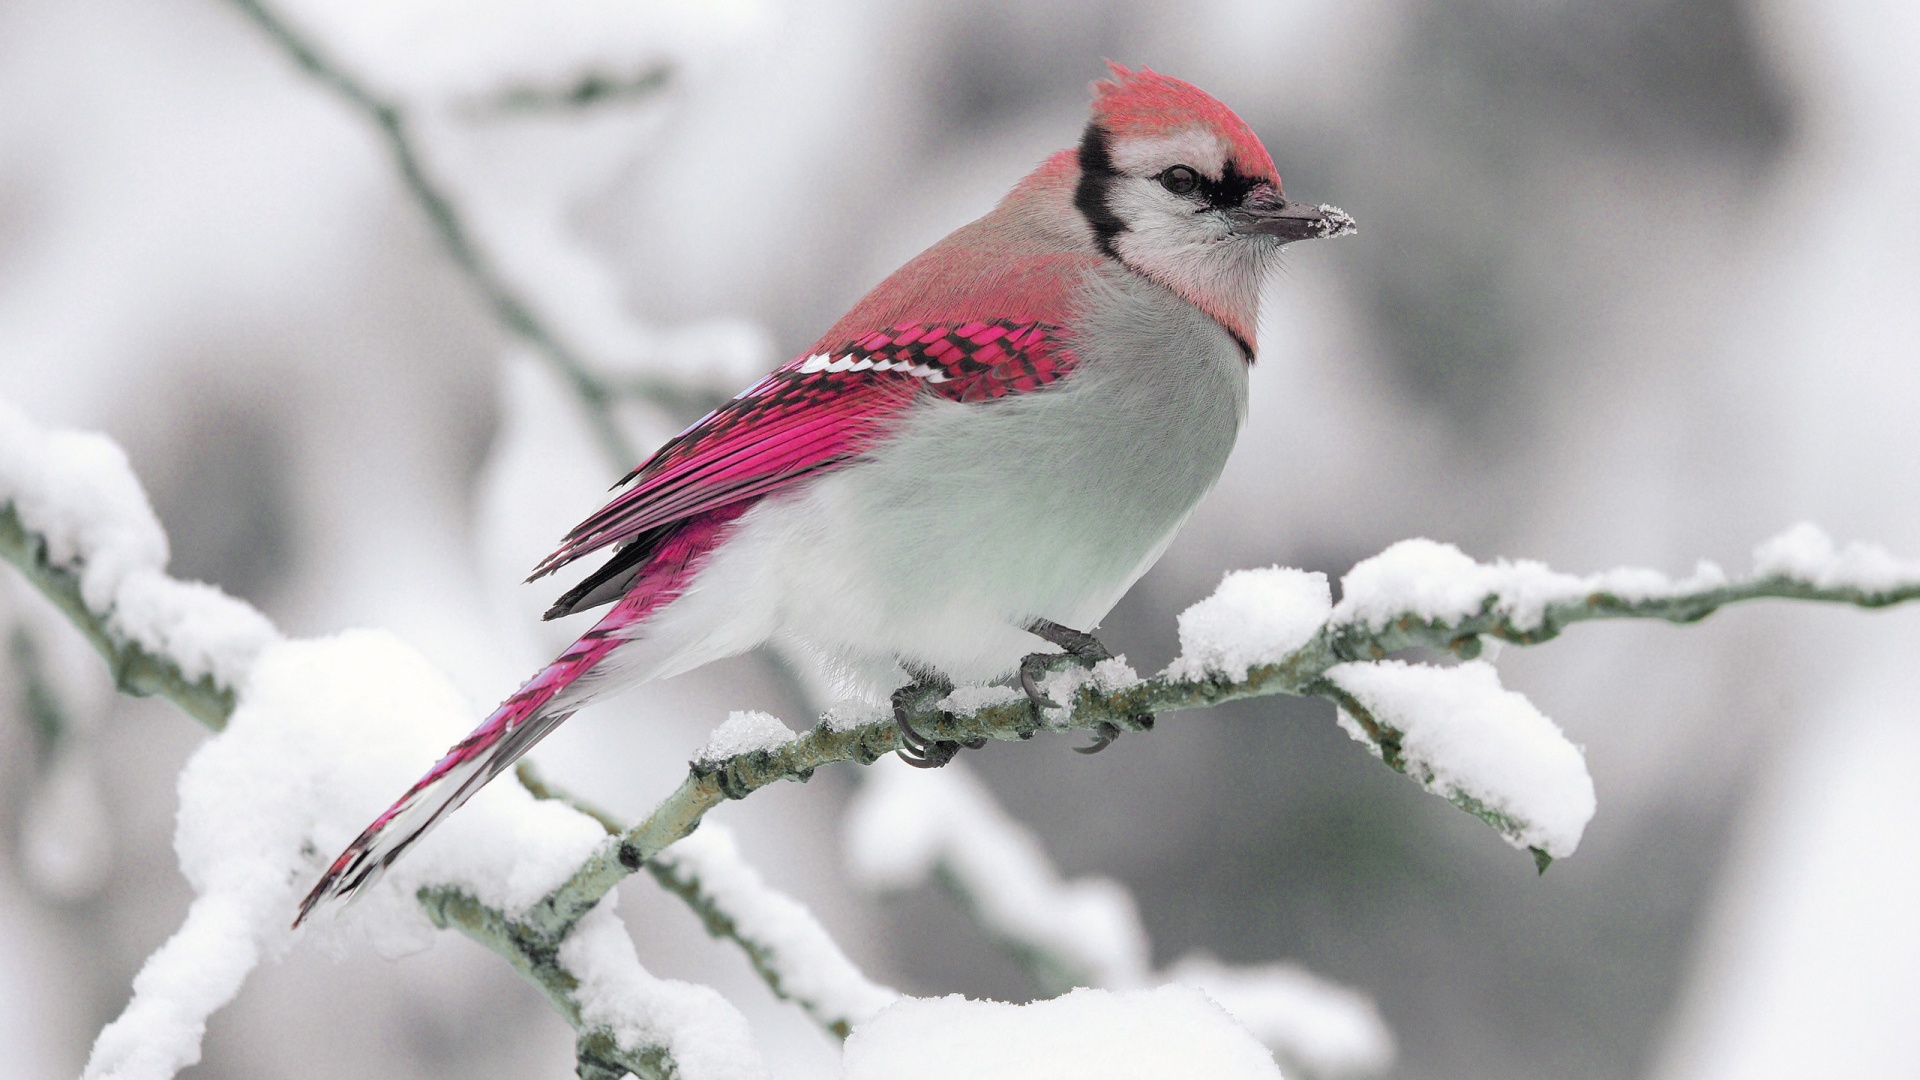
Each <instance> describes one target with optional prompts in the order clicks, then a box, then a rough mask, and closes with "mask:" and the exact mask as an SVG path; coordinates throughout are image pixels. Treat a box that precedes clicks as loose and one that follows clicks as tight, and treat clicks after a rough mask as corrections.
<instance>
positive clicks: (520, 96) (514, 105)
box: [461, 64, 673, 117]
mask: <svg viewBox="0 0 1920 1080" xmlns="http://www.w3.org/2000/svg"><path fill="white" fill-rule="evenodd" d="M672 75H673V69H672V68H671V67H669V66H667V65H666V64H654V65H652V66H650V67H646V68H643V69H641V70H639V71H637V72H632V73H629V74H625V75H607V74H603V73H601V72H598V71H592V72H588V73H587V74H586V75H584V76H582V77H580V78H579V79H577V80H575V81H574V82H573V83H571V84H569V85H567V86H561V87H553V86H538V85H533V84H525V85H520V86H509V87H507V88H506V89H504V90H501V91H499V92H497V93H494V94H489V95H487V96H486V97H483V98H476V99H474V100H472V101H469V102H467V103H466V104H465V105H464V106H463V108H462V110H461V111H462V112H464V113H466V114H468V115H470V116H474V117H491V116H502V115H513V114H520V113H546V112H569V111H573V110H577V109H584V108H589V107H592V106H595V105H605V104H610V103H612V102H616V101H632V100H635V99H639V98H647V97H652V96H653V95H654V94H657V93H659V92H660V91H661V90H664V89H666V86H667V83H668V80H669V79H671V78H672Z"/></svg>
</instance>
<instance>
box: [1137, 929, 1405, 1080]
mask: <svg viewBox="0 0 1920 1080" xmlns="http://www.w3.org/2000/svg"><path fill="white" fill-rule="evenodd" d="M1166 976H1167V978H1169V979H1171V980H1172V981H1173V982H1176V983H1179V984H1180V985H1182V986H1191V987H1194V988H1195V989H1198V990H1201V991H1203V992H1205V993H1206V995H1207V996H1208V997H1210V998H1212V999H1213V1000H1214V1001H1215V1002H1217V1003H1218V1004H1219V1005H1220V1007H1221V1008H1223V1009H1225V1010H1227V1012H1228V1014H1229V1015H1231V1016H1232V1017H1233V1018H1234V1019H1235V1020H1238V1021H1239V1022H1240V1023H1241V1024H1242V1025H1243V1026H1245V1027H1246V1029H1247V1030H1248V1031H1250V1032H1252V1033H1253V1036H1254V1038H1256V1039H1259V1040H1260V1041H1261V1042H1263V1043H1265V1044H1266V1045H1267V1046H1269V1047H1271V1048H1273V1050H1274V1051H1275V1052H1276V1053H1278V1054H1279V1055H1280V1056H1281V1058H1282V1060H1283V1061H1284V1062H1285V1063H1286V1064H1287V1065H1289V1066H1292V1067H1297V1068H1298V1069H1299V1070H1300V1071H1302V1072H1304V1073H1306V1074H1307V1075H1309V1076H1313V1077H1320V1078H1335V1077H1353V1076H1374V1075H1378V1074H1380V1073H1383V1072H1385V1071H1387V1069H1388V1068H1389V1067H1391V1066H1392V1065H1393V1055H1394V1046H1393V1033H1392V1032H1391V1031H1389V1030H1388V1029H1387V1025H1386V1022H1385V1021H1383V1020H1381V1019H1380V1011H1379V1010H1378V1009H1376V1008H1374V1005H1373V1000H1372V999H1371V998H1369V997H1367V996H1366V995H1365V994H1362V993H1360V992H1358V991H1356V990H1352V989H1349V988H1347V987H1344V986H1341V985H1339V984H1338V983H1334V982H1329V981H1328V980H1326V979H1323V978H1321V977H1319V976H1318V975H1315V974H1313V973H1312V972H1310V971H1308V970H1306V969H1305V968H1302V967H1300V966H1298V965H1296V964H1262V965H1259V966H1256V967H1245V968H1235V967H1228V966H1227V965H1225V964H1222V963H1220V962H1219V961H1217V960H1214V959H1213V958H1212V957H1208V956H1189V957H1187V958H1186V959H1184V960H1182V961H1180V962H1179V963H1178V964H1175V965H1174V966H1173V967H1172V968H1171V969H1169V970H1168V971H1167V973H1166Z"/></svg>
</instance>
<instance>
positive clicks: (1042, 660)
mask: <svg viewBox="0 0 1920 1080" xmlns="http://www.w3.org/2000/svg"><path fill="white" fill-rule="evenodd" d="M1027 632H1028V633H1030V634H1032V635H1034V636H1035V637H1039V638H1043V639H1045V640H1046V641H1048V642H1050V643H1052V644H1054V645H1058V646H1060V648H1061V649H1062V650H1063V651H1061V652H1057V653H1028V654H1027V655H1026V656H1024V657H1022V658H1021V660H1020V689H1021V690H1024V691H1025V692H1026V695H1027V700H1028V701H1030V702H1032V703H1033V713H1034V716H1036V717H1038V716H1040V715H1041V711H1042V710H1044V709H1058V708H1062V706H1061V704H1060V703H1059V702H1057V701H1055V700H1053V699H1052V698H1050V697H1048V696H1047V695H1046V694H1045V693H1044V692H1042V691H1041V689H1040V680H1041V679H1043V678H1045V677H1046V676H1048V675H1051V674H1052V673H1054V672H1056V671H1059V670H1060V669H1061V668H1063V667H1065V666H1067V665H1068V664H1079V665H1080V666H1081V667H1088V668H1090V667H1092V666H1093V665H1095V664H1097V663H1099V662H1100V661H1102V660H1110V659H1112V658H1113V654H1112V653H1110V652H1108V651H1107V647H1106V646H1105V645H1102V644H1100V639H1098V638H1096V637H1094V636H1093V635H1092V634H1089V633H1087V632H1085V631H1083V630H1075V629H1073V628H1072V627H1070V626H1061V625H1060V624H1059V623H1057V622H1050V621H1048V620H1046V619H1035V620H1033V621H1032V622H1030V623H1028V624H1027ZM1109 741H1111V740H1109Z"/></svg>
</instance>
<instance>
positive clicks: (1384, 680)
mask: <svg viewBox="0 0 1920 1080" xmlns="http://www.w3.org/2000/svg"><path fill="white" fill-rule="evenodd" d="M1327 678H1329V679H1331V680H1332V681H1333V682H1334V684H1335V685H1337V686H1339V687H1340V688H1341V689H1342V690H1345V691H1346V692H1347V693H1349V694H1351V695H1353V697H1354V699H1355V700H1356V701H1358V702H1359V704H1360V706H1361V707H1362V708H1364V709H1365V710H1366V711H1367V712H1368V713H1369V714H1370V715H1371V717H1372V719H1373V720H1374V722H1375V723H1377V724H1378V725H1379V727H1380V728H1381V729H1382V733H1383V734H1384V735H1386V736H1387V737H1388V738H1391V739H1393V740H1395V741H1397V743H1398V752H1399V754H1400V756H1401V758H1402V759H1403V761H1404V762H1405V767H1406V772H1407V775H1408V776H1410V777H1412V778H1413V779H1414V780H1416V781H1418V782H1419V784H1420V786H1422V787H1424V788H1426V789H1427V790H1428V791H1431V792H1433V793H1434V794H1436V795H1439V796H1441V797H1442V798H1445V799H1448V800H1450V801H1453V802H1455V803H1457V804H1460V805H1462V806H1464V807H1465V808H1467V809H1469V810H1473V811H1475V812H1476V813H1479V816H1481V817H1483V818H1486V819H1487V820H1488V822H1489V823H1490V824H1493V825H1495V826H1496V827H1497V828H1499V830H1500V833H1501V835H1502V836H1504V837H1506V839H1507V842H1508V843H1510V844H1512V845H1513V846H1515V847H1519V848H1535V849H1538V850H1541V851H1544V852H1546V853H1547V854H1548V855H1550V856H1552V857H1554V858H1556V859H1559V858H1565V857H1566V856H1568V855H1571V854H1573V851H1574V849H1575V848H1576V847H1578V846H1579V845H1580V836H1581V834H1582V833H1583V832H1585V831H1586V827H1587V822H1588V821H1590V820H1592V818H1593V813H1594V809H1595V801H1594V794H1593V780H1592V778H1591V777H1589V776H1588V775H1587V763H1586V759H1585V758H1584V757H1582V756H1581V753H1580V750H1579V748H1578V747H1576V746H1574V745H1573V744H1572V743H1571V742H1568V741H1567V737H1566V736H1565V735H1563V734H1561V733H1560V729H1559V727H1557V726H1555V724H1554V722H1553V721H1551V720H1549V719H1547V718H1546V717H1545V716H1543V715H1541V713H1540V711H1539V710H1538V709H1536V708H1534V707H1533V703H1532V702H1530V701H1528V700H1527V699H1526V698H1525V697H1522V696H1521V695H1519V694H1517V693H1514V692H1513V691H1511V690H1508V689H1506V688H1505V687H1503V686H1501V685H1500V676H1499V675H1498V674H1497V673H1496V672H1495V671H1494V669H1493V665H1492V664H1489V663H1487V662H1485V661H1484V660H1474V661H1470V662H1468V663H1465V664H1460V665H1458V666H1456V667H1435V666H1433V665H1430V664H1408V663H1403V662H1401V661H1398V660H1383V661H1380V662H1377V663H1354V664H1338V665H1335V666H1334V667H1332V668H1329V669H1328V670H1327ZM1340 726H1341V727H1342V728H1344V729H1346V731H1347V733H1348V734H1349V735H1352V736H1353V737H1354V738H1355V739H1357V740H1359V741H1360V742H1362V743H1365V744H1366V745H1367V747H1368V749H1370V750H1372V751H1373V752H1374V754H1375V755H1376V756H1378V755H1380V754H1381V753H1382V751H1383V750H1384V747H1382V746H1381V744H1380V741H1379V740H1377V739H1376V738H1375V737H1374V734H1373V733H1372V732H1370V731H1368V730H1367V729H1366V727H1365V726H1364V725H1362V724H1361V723H1360V722H1359V720H1358V719H1356V718H1355V717H1354V716H1352V715H1351V714H1350V713H1349V712H1348V711H1347V710H1346V709H1344V708H1343V709H1342V710H1341V711H1340ZM1482 811H1486V812H1482Z"/></svg>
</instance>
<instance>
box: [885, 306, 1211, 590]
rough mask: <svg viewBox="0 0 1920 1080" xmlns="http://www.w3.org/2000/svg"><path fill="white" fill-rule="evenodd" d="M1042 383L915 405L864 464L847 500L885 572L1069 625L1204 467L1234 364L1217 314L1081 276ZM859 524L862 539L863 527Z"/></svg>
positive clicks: (1158, 529)
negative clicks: (863, 521) (1064, 354)
mask: <svg viewBox="0 0 1920 1080" xmlns="http://www.w3.org/2000/svg"><path fill="white" fill-rule="evenodd" d="M1080 310H1081V311H1082V312H1083V319H1082V320H1081V323H1080V325H1079V326H1078V327H1076V328H1075V330H1076V333H1075V336H1074V338H1073V339H1072V340H1071V341H1070V345H1071V346H1072V347H1073V349H1074V350H1075V352H1076V353H1078V355H1079V357H1080V366H1079V367H1078V368H1077V369H1076V371H1075V372H1074V373H1073V375H1071V376H1070V377H1069V378H1067V379H1065V380H1063V381H1062V382H1060V383H1059V384H1056V385H1055V386H1052V387H1049V388H1047V389H1045V390H1042V391H1038V392H1035V393H1031V394H1025V395H1020V396H1018V397H1012V398H1005V399H1001V400H999V401H994V402H988V403H984V404H969V405H961V404H958V403H955V402H949V401H945V400H928V401H926V402H924V403H923V405H921V406H918V407H916V410H915V413H914V414H913V415H912V416H911V417H910V418H909V420H908V421H907V423H906V428H905V429H903V430H902V432H901V434H902V435H903V436H905V437H903V438H901V439H898V440H893V441H892V443H891V445H890V446H889V447H888V449H887V450H886V451H885V452H883V453H882V454H880V455H877V456H876V458H875V460H874V461H873V462H872V463H871V464H870V465H868V466H865V467H857V468H859V471H861V472H864V473H866V474H867V475H866V476H864V477H863V478H862V482H861V483H860V484H859V487H860V488H861V489H862V491H861V498H860V501H861V502H863V503H865V504H866V505H865V507H864V508H863V509H864V510H865V513H863V514H862V515H861V516H862V517H866V518H867V519H868V522H869V523H870V524H872V525H874V526H876V527H877V528H876V529H875V534H885V535H887V536H889V537H894V538H900V537H912V538H914V539H913V542H912V543H911V544H910V545H898V544H895V543H890V542H883V543H879V544H877V545H876V547H877V548H878V549H885V550H872V551H871V554H872V555H873V556H874V557H875V558H877V559H880V560H883V561H885V562H886V563H889V564H890V565H889V566H888V567H887V568H886V571H885V572H887V573H892V574H899V575H902V576H903V577H925V578H926V580H925V581H924V585H925V587H926V589H925V591H922V590H919V589H913V590H907V591H906V592H904V593H902V594H901V595H909V594H914V593H918V594H919V595H922V596H925V595H927V594H928V593H929V592H939V591H943V590H965V591H966V593H967V594H968V595H970V596H971V597H972V598H973V599H974V600H975V601H979V602H984V603H986V604H988V605H990V606H991V607H992V608H993V609H995V610H998V611H1000V612H1001V613H1002V614H1003V615H1004V616H1005V617H1007V618H1013V619H1018V618H1024V617H1030V616H1042V617H1046V618H1050V619H1054V620H1056V621H1059V622H1064V623H1067V624H1069V625H1081V626H1085V625H1088V624H1090V623H1092V622H1096V621H1098V619H1099V618H1100V617H1101V616H1103V615H1105V614H1106V611H1107V610H1108V609H1109V608H1110V607H1111V606H1112V604H1113V603H1114V602H1116V601H1117V600H1118V599H1119V596H1120V594H1121V593H1122V592H1124V591H1125V589H1126V587H1127V586H1128V585H1130V584H1131V583H1132V582H1133V581H1134V579H1135V578H1137V577H1138V576H1139V575H1140V574H1141V573H1144V572H1145V570H1146V569H1147V567H1148V566H1149V565H1151V562H1152V560H1153V559H1154V558H1157V557H1158V555H1159V553H1160V552H1161V551H1162V550H1164V548H1165V546H1166V543H1167V541H1168V540H1169V539H1170V537H1171V534H1172V533H1173V531H1174V530H1175V529H1176V528H1178V526H1179V525H1180V523H1181V522H1182V521H1184V520H1185V519H1186V516H1187V515H1188V513H1190V512H1191V511H1192V509H1193V507H1194V505H1195V504H1196V503H1198V502H1199V500H1200V497H1201V496H1202V495H1204V494H1205V493H1206V491H1207V489H1208V488H1209V487H1211V486H1212V484H1213V482H1214V481H1215V480H1216V479H1218V477H1219V475H1220V471H1221V469H1222V468H1223V467H1224V466H1225V464H1226V460H1227V455H1228V453H1229V452H1230V451H1231V450H1232V449H1233V443H1234V439H1235V437H1236V436H1237V434H1238V432H1239V427H1240V421H1241V419H1242V418H1243V417H1244V416H1245V413H1246V401H1247V372H1246V365H1245V363H1244V361H1243V360H1242V359H1241V355H1240V352H1239V348H1238V347H1237V345H1236V344H1235V343H1234V341H1233V339H1232V338H1231V337H1230V336H1229V335H1228V334H1227V333H1226V331H1224V330H1223V329H1222V328H1221V327H1220V325H1219V324H1218V323H1216V322H1215V321H1214V320H1213V319H1211V318H1210V317H1208V316H1207V315H1206V314H1205V313H1203V312H1201V311H1200V310H1199V309H1198V308H1196V307H1194V306H1193V305H1192V304H1190V303H1188V302H1187V301H1185V300H1183V299H1180V298H1179V297H1177V296H1175V295H1174V294H1173V293H1171V292H1169V291H1168V290H1166V289H1164V288H1162V287H1160V286H1158V285H1155V284H1153V283H1151V282H1149V281H1147V280H1146V279H1144V278H1141V277H1139V276H1138V275H1136V274H1133V273H1131V272H1128V271H1125V270H1120V269H1115V270H1113V271H1111V272H1109V273H1107V274H1106V275H1104V276H1102V277H1099V278H1096V279H1094V280H1093V281H1092V282H1091V284H1090V285H1089V286H1088V289H1087V292H1086V293H1085V294H1084V295H1083V297H1082V303H1081V305H1080ZM870 535H874V534H870Z"/></svg>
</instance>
